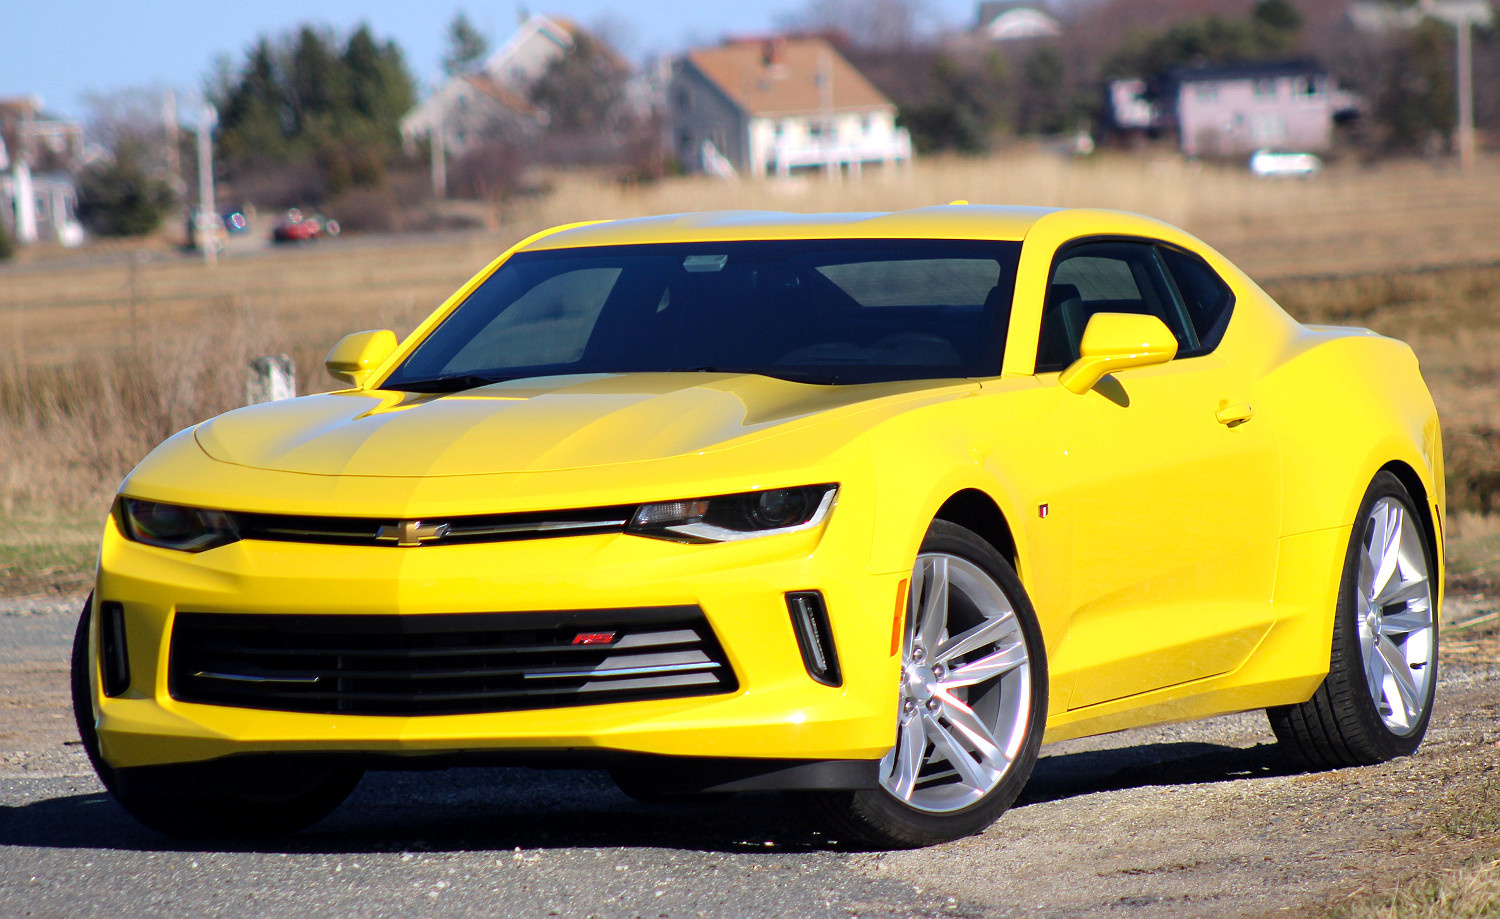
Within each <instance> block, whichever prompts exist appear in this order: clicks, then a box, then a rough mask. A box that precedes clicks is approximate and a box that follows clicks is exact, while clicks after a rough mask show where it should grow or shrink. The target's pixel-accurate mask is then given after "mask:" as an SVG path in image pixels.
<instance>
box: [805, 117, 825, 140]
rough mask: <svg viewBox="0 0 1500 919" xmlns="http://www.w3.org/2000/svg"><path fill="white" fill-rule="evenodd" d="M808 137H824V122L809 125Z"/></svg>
mask: <svg viewBox="0 0 1500 919" xmlns="http://www.w3.org/2000/svg"><path fill="white" fill-rule="evenodd" d="M807 136H808V137H822V136H823V122H821V121H814V122H812V123H811V124H809V125H808V126H807Z"/></svg>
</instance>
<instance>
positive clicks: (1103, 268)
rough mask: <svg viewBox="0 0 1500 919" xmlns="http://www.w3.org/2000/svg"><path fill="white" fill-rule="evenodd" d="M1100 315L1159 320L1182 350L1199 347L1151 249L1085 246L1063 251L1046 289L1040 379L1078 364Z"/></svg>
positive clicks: (1133, 245) (1124, 244)
mask: <svg viewBox="0 0 1500 919" xmlns="http://www.w3.org/2000/svg"><path fill="white" fill-rule="evenodd" d="M1095 313H1135V314H1139V315H1145V316H1155V317H1157V318H1158V319H1160V320H1161V321H1162V322H1163V323H1165V324H1166V326H1167V328H1168V329H1171V330H1172V334H1173V335H1175V336H1176V337H1177V341H1178V348H1179V350H1180V351H1182V352H1184V353H1185V352H1188V351H1191V350H1193V349H1196V348H1197V347H1198V338H1197V333H1196V330H1194V329H1193V328H1192V327H1191V326H1190V325H1189V323H1188V321H1187V317H1186V315H1185V314H1184V311H1183V308H1182V305H1181V304H1180V303H1179V302H1178V301H1177V298H1176V297H1175V296H1174V295H1173V292H1172V287H1171V284H1170V283H1169V282H1168V281H1167V278H1166V275H1165V273H1164V272H1163V270H1162V266H1161V262H1160V261H1158V260H1157V257H1156V253H1155V252H1154V251H1153V247H1152V246H1150V245H1148V244H1146V243H1130V242H1101V243H1083V244H1080V245H1075V246H1069V247H1068V248H1066V249H1064V250H1062V252H1061V253H1060V255H1059V257H1058V260H1057V262H1056V263H1055V264H1054V266H1053V269H1052V277H1051V280H1050V281H1049V282H1048V284H1047V299H1046V302H1045V303H1044V304H1043V306H1042V327H1041V337H1040V340H1039V341H1038V343H1037V363H1036V369H1037V372H1038V373H1042V372H1046V371H1053V370H1062V369H1063V368H1064V367H1066V366H1068V365H1069V364H1071V363H1072V362H1073V361H1075V360H1077V359H1078V345H1079V342H1080V341H1082V339H1083V330H1084V328H1085V327H1086V326H1087V325H1088V321H1089V318H1090V317H1091V316H1093V315H1094V314H1095Z"/></svg>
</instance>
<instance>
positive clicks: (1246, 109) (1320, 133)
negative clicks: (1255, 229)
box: [1156, 61, 1349, 156]
mask: <svg viewBox="0 0 1500 919" xmlns="http://www.w3.org/2000/svg"><path fill="white" fill-rule="evenodd" d="M1156 95H1157V98H1158V104H1159V105H1161V106H1162V107H1163V108H1168V107H1170V108H1171V109H1175V116H1176V117H1175V120H1176V128H1177V133H1178V138H1179V142H1180V144H1181V148H1182V152H1183V153H1184V154H1186V155H1188V156H1241V155H1245V154H1249V153H1252V152H1254V151H1256V150H1259V149H1261V148H1263V147H1274V148H1285V149H1289V150H1302V151H1311V152H1318V151H1323V150H1327V149H1328V148H1329V147H1330V146H1331V145H1332V143H1333V125H1334V122H1335V120H1336V118H1338V117H1340V116H1341V115H1342V114H1344V113H1345V111H1346V110H1347V108H1348V105H1349V100H1348V99H1347V97H1346V96H1345V95H1344V94H1342V93H1339V92H1338V91H1337V90H1336V87H1335V85H1334V80H1333V77H1332V75H1330V74H1329V72H1328V71H1327V70H1325V69H1323V68H1322V67H1319V66H1318V65H1316V64H1314V63H1311V62H1309V61H1294V62H1278V63H1248V64H1228V65H1223V66H1214V67H1195V68H1189V69H1180V70H1174V71H1171V72H1170V73H1168V74H1167V75H1166V78H1165V80H1164V81H1163V84H1162V89H1161V91H1159V92H1158V93H1157V94H1156ZM1169 117H1170V116H1169Z"/></svg>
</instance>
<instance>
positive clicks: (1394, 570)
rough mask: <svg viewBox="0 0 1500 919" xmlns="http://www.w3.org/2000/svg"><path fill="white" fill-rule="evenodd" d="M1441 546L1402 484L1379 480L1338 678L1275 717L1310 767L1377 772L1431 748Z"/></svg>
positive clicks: (1340, 618)
mask: <svg viewBox="0 0 1500 919" xmlns="http://www.w3.org/2000/svg"><path fill="white" fill-rule="evenodd" d="M1431 545H1432V540H1431V534H1430V533H1429V532H1428V531H1427V529H1426V525H1425V524H1424V522H1423V518H1422V516H1421V514H1419V513H1418V511H1417V507H1416V504H1415V502H1413V501H1412V499H1411V495H1410V494H1408V493H1407V491H1406V488H1405V487H1404V486H1403V485H1402V484H1401V481H1400V480H1399V479H1397V478H1396V477H1395V476H1394V475H1392V474H1391V473H1389V472H1381V473H1379V474H1378V475H1376V476H1375V479H1374V481H1372V482H1371V483H1370V487H1369V489H1368V490H1367V491H1366V492H1365V497H1364V500H1363V501H1361V502H1360V505H1359V514H1358V516H1357V517H1356V518H1355V522H1354V531H1353V533H1351V534H1350V537H1349V548H1348V551H1347V552H1346V553H1345V557H1344V570H1343V576H1342V580H1341V582H1340V584H1339V599H1338V607H1337V610H1336V611H1335V614H1334V623H1333V646H1332V649H1331V652H1330V656H1329V667H1328V676H1327V677H1326V678H1324V680H1323V683H1322V685H1321V686H1319V687H1318V690H1317V692H1315V693H1314V694H1313V697H1312V698H1311V699H1309V700H1308V701H1306V702H1303V703H1301V704H1298V705H1284V706H1279V707H1276V708H1269V709H1267V710H1266V715H1267V716H1268V717H1269V719H1270V721H1271V729H1272V730H1273V731H1274V732H1275V734H1276V739H1277V740H1278V741H1279V742H1280V744H1281V746H1282V748H1283V749H1284V750H1286V751H1287V752H1288V753H1289V754H1290V755H1291V756H1292V757H1293V758H1294V759H1296V760H1297V761H1298V762H1300V763H1301V764H1302V765H1304V766H1307V767H1310V768H1314V769H1328V768H1337V767H1340V766H1364V765H1373V764H1375V763H1383V762H1385V761H1386V760H1389V759H1394V758H1396V757H1398V756H1406V755H1408V754H1410V753H1411V752H1413V751H1414V750H1416V749H1417V746H1418V745H1419V744H1421V742H1422V737H1423V735H1425V734H1426V733H1427V723H1428V720H1429V719H1430V718H1431V716H1432V702H1433V697H1434V694H1435V692H1436V690H1437V670H1438V662H1437V641H1438V634H1437V618H1436V613H1437V609H1436V607H1437V603H1436V600H1437V598H1436V596H1435V592H1434V589H1433V585H1432V581H1431V579H1430V574H1431V572H1432V571H1433V570H1434V567H1435V566H1434V565H1433V559H1432V549H1431Z"/></svg>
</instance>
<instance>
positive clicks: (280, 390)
mask: <svg viewBox="0 0 1500 919" xmlns="http://www.w3.org/2000/svg"><path fill="white" fill-rule="evenodd" d="M296 396H297V365H296V364H294V363H292V359H291V358H290V357H288V356H286V355H285V354H276V355H272V356H270V357H257V358H256V359H255V360H253V361H251V362H250V372H249V373H248V374H247V375H246V377H245V404H246V405H254V404H256V403H257V402H276V401H278V400H281V399H293V398H296Z"/></svg>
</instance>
